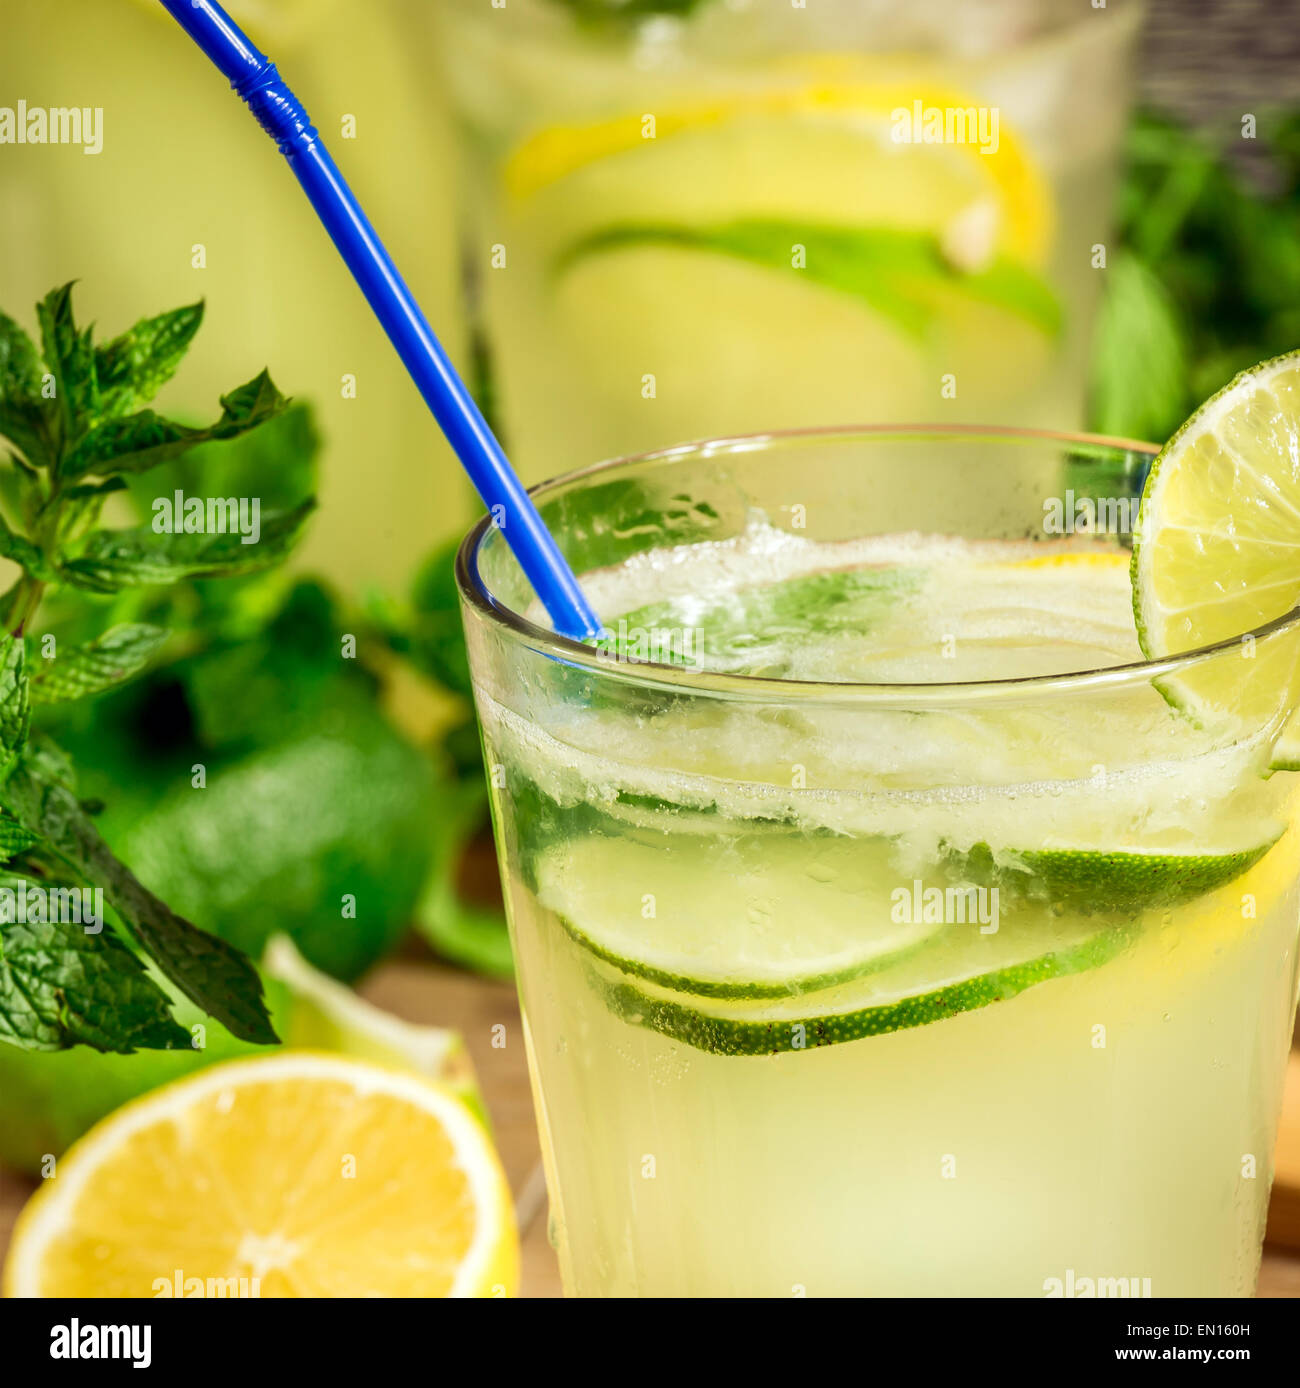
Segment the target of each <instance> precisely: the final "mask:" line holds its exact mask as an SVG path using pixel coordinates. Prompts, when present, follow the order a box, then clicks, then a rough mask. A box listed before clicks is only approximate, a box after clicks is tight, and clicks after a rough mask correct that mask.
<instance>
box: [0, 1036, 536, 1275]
mask: <svg viewBox="0 0 1300 1388" xmlns="http://www.w3.org/2000/svg"><path fill="white" fill-rule="evenodd" d="M160 1278H161V1279H162V1280H163V1281H164V1282H165V1283H166V1284H167V1285H168V1286H169V1287H171V1288H172V1289H173V1290H172V1294H173V1295H174V1294H175V1290H174V1288H175V1284H176V1281H177V1280H178V1279H179V1281H180V1283H181V1285H182V1287H184V1286H185V1284H186V1283H191V1284H193V1282H194V1280H197V1285H198V1287H202V1288H203V1289H204V1294H205V1295H208V1294H214V1295H215V1294H221V1295H227V1296H236V1295H241V1294H244V1295H259V1296H262V1297H272V1296H278V1297H292V1296H314V1297H319V1296H325V1297H342V1296H389V1297H406V1296H409V1297H443V1296H453V1297H461V1296H493V1295H498V1296H502V1295H509V1294H511V1293H513V1292H514V1291H515V1290H516V1289H517V1286H518V1278H519V1244H518V1237H517V1234H516V1232H515V1223H514V1215H513V1212H512V1210H511V1204H510V1194H509V1190H508V1188H507V1186H506V1181H505V1177H504V1175H503V1173H502V1170H501V1165H500V1162H499V1161H498V1159H497V1156H496V1153H495V1152H494V1151H493V1149H492V1145H491V1141H490V1139H489V1138H488V1135H487V1133H486V1131H485V1130H484V1128H483V1125H482V1124H481V1123H480V1122H479V1121H478V1119H477V1117H476V1116H475V1115H474V1114H473V1112H471V1110H470V1109H469V1108H468V1107H467V1106H466V1105H465V1104H464V1102H463V1101H462V1100H461V1099H460V1098H459V1097H458V1096H457V1095H456V1094H455V1093H453V1092H452V1091H451V1090H449V1089H448V1088H446V1087H445V1086H442V1085H439V1084H437V1083H435V1082H433V1081H431V1080H428V1079H425V1078H424V1077H422V1076H419V1075H414V1074H411V1073H409V1072H406V1071H398V1070H392V1069H388V1068H385V1067H382V1066H378V1065H373V1064H370V1063H369V1062H365V1061H359V1060H353V1059H349V1058H344V1057H342V1056H335V1055H321V1054H317V1053H313V1052H287V1053H284V1054H282V1055H272V1056H265V1057H259V1058H251V1059H246V1060H236V1061H231V1062H230V1063H228V1064H226V1065H218V1066H213V1067H212V1068H211V1069H209V1070H205V1071H204V1072H203V1073H201V1074H198V1075H193V1076H191V1077H189V1078H188V1079H184V1080H180V1081H177V1082H176V1083H175V1084H170V1085H166V1086H165V1087H164V1088H162V1089H159V1090H156V1091H155V1092H154V1093H152V1094H149V1095H147V1096H145V1097H144V1098H143V1099H138V1100H136V1101H135V1102H134V1103H132V1104H128V1105H127V1106H126V1107H125V1108H122V1109H119V1110H117V1111H116V1112H115V1113H113V1114H111V1115H110V1116H109V1117H108V1118H106V1119H105V1120H104V1121H103V1122H102V1123H100V1124H99V1125H98V1126H97V1127H95V1128H93V1129H92V1130H91V1131H90V1132H89V1133H88V1134H87V1135H86V1136H85V1137H84V1138H83V1139H82V1140H81V1141H80V1142H79V1143H77V1144H76V1145H75V1146H74V1147H73V1148H72V1150H71V1151H70V1152H68V1154H67V1155H66V1156H65V1157H64V1158H63V1159H62V1161H60V1163H59V1166H58V1171H57V1175H56V1176H54V1177H53V1178H51V1179H49V1180H47V1181H46V1182H45V1183H44V1185H43V1186H42V1187H41V1189H40V1190H39V1191H38V1192H37V1193H36V1195H35V1196H33V1198H32V1200H31V1201H30V1202H29V1204H28V1205H27V1207H26V1209H25V1210H24V1211H23V1213H22V1214H21V1215H20V1216H19V1219H18V1224H17V1226H16V1227H15V1230H14V1237H13V1243H12V1245H11V1247H10V1252H9V1258H8V1262H7V1263H6V1266H5V1275H4V1290H5V1292H6V1294H7V1295H10V1296H95V1297H99V1296H108V1297H150V1296H156V1295H158V1294H159V1293H160V1291H162V1289H161V1288H160V1286H159V1285H158V1283H159V1279H160ZM209 1279H211V1282H212V1284H214V1285H220V1286H222V1287H224V1288H225V1290H224V1292H220V1293H218V1292H212V1293H209V1292H208V1291H207V1290H206V1289H207V1287H208V1285H209ZM232 1279H233V1281H232ZM253 1279H256V1284H257V1290H256V1292H253V1291H252V1286H253ZM162 1294H164V1295H165V1294H166V1292H163V1293H162Z"/></svg>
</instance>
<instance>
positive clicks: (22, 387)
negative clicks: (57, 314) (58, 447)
mask: <svg viewBox="0 0 1300 1388" xmlns="http://www.w3.org/2000/svg"><path fill="white" fill-rule="evenodd" d="M41 371H42V367H41V358H40V353H39V352H38V351H37V350H36V344H35V343H34V342H33V341H32V340H31V338H30V337H28V336H27V334H26V333H25V332H24V331H23V330H22V328H20V327H19V326H18V324H17V323H15V322H14V320H13V319H12V318H10V317H8V316H7V315H5V314H3V313H0V434H3V435H4V437H5V438H7V439H8V440H9V441H10V443H12V444H13V445H14V447H15V448H17V449H18V450H19V451H20V452H21V453H22V454H23V455H24V456H25V457H26V458H27V459H28V461H29V462H32V463H36V464H41V465H48V464H49V461H50V458H51V456H52V454H51V449H50V440H49V435H48V432H47V429H46V420H45V408H44V402H43V401H42V400H41Z"/></svg>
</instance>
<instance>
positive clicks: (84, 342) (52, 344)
mask: <svg viewBox="0 0 1300 1388" xmlns="http://www.w3.org/2000/svg"><path fill="white" fill-rule="evenodd" d="M36 317H37V320H38V321H39V323H40V325H41V346H42V348H43V350H44V353H45V364H46V366H47V367H48V368H49V370H50V372H51V373H52V374H53V376H54V385H55V390H56V392H57V394H56V397H55V398H56V402H57V403H56V408H55V415H56V418H57V419H58V421H59V424H60V429H59V434H60V438H59V443H60V446H63V447H66V446H67V445H68V444H70V443H72V442H73V441H75V440H76V439H78V438H80V436H81V434H82V433H83V432H84V431H85V429H86V428H87V427H88V426H89V424H90V422H91V420H92V419H93V418H94V416H95V414H96V412H97V411H98V409H99V386H98V383H97V381H96V378H95V349H94V347H93V345H92V342H91V334H90V330H89V329H87V330H86V331H85V332H80V331H79V330H78V328H77V324H76V320H75V319H74V317H73V314H72V285H71V284H65V285H64V286H63V288H62V289H55V290H51V292H50V293H49V294H47V295H46V296H45V298H44V299H42V300H41V302H40V303H39V304H37V306H36ZM33 461H34V460H33Z"/></svg>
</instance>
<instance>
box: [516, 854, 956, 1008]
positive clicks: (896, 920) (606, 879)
mask: <svg viewBox="0 0 1300 1388" xmlns="http://www.w3.org/2000/svg"><path fill="white" fill-rule="evenodd" d="M891 851H892V850H891V847H890V844H889V842H888V840H886V839H873V840H861V839H844V838H838V839H837V838H826V839H824V840H820V841H819V840H816V839H812V838H807V837H803V836H799V835H794V834H790V833H786V832H782V833H770V834H765V833H762V832H761V831H760V832H756V833H750V834H745V835H735V836H726V835H720V836H716V837H713V836H710V837H703V836H701V837H695V836H692V835H686V834H675V835H673V836H671V838H664V837H663V836H662V835H653V836H652V835H650V834H646V835H645V837H643V838H642V837H638V836H636V831H631V832H629V833H623V834H620V835H618V836H617V837H604V836H600V835H588V836H584V837H582V838H579V839H574V840H570V841H567V842H560V843H558V844H556V845H555V846H554V847H553V848H552V849H551V850H550V851H549V852H546V853H544V854H542V856H541V857H540V858H539V859H538V861H537V862H536V864H535V867H534V871H535V874H536V880H537V895H538V898H539V899H540V901H541V903H542V904H543V905H544V906H546V907H547V908H549V909H550V910H552V911H554V912H555V913H556V915H557V916H558V917H559V919H560V921H561V923H562V924H563V925H564V928H565V929H566V930H567V931H568V932H569V934H570V935H572V936H573V938H574V939H576V940H577V941H578V942H579V943H580V944H582V945H583V946H585V947H586V948H587V949H588V950H589V951H590V952H591V953H592V954H593V955H595V956H597V957H598V958H600V959H603V960H606V961H607V962H609V963H611V964H614V965H615V966H616V967H617V968H619V969H620V970H622V971H623V972H624V973H628V974H633V975H636V976H637V977H639V978H642V979H647V980H650V981H652V982H654V983H658V984H661V985H663V986H664V987H666V988H670V989H673V990H675V991H677V992H682V993H691V994H694V995H696V996H698V997H712V998H765V997H784V996H786V995H788V994H790V993H801V992H808V991H810V990H812V989H815V988H824V987H827V986H829V985H831V984H833V983H838V982H840V981H841V980H843V979H847V978H856V977H858V976H860V975H862V974H864V973H869V972H871V971H872V970H875V969H880V968H883V967H885V966H886V965H889V964H892V963H894V962H896V961H897V960H898V959H899V958H900V957H903V956H905V955H908V954H910V953H911V952H912V951H914V950H916V949H917V948H919V947H920V946H921V945H923V944H925V943H926V941H927V940H929V939H931V938H932V937H933V936H934V935H935V934H937V933H938V931H939V930H941V929H942V928H943V927H942V924H941V923H935V922H926V921H922V920H913V919H912V917H913V916H914V915H916V914H917V913H915V912H912V911H910V910H909V911H906V912H903V911H895V910H894V909H893V906H894V902H893V899H892V890H891V889H892V888H894V887H896V886H898V885H899V884H900V882H901V878H902V874H901V873H900V872H899V871H898V870H897V868H896V867H894V866H893V864H892V861H891ZM907 904H910V902H909V903H907Z"/></svg>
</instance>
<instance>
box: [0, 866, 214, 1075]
mask: <svg viewBox="0 0 1300 1388" xmlns="http://www.w3.org/2000/svg"><path fill="white" fill-rule="evenodd" d="M0 887H4V888H7V889H8V890H10V891H13V892H15V893H17V892H26V891H27V890H28V888H29V887H35V888H38V889H47V888H46V884H45V883H41V882H34V881H31V880H30V879H28V878H26V877H19V876H15V875H14V874H12V873H5V874H3V875H0ZM33 914H35V913H33ZM0 1041H7V1042H9V1043H10V1044H11V1045H17V1046H21V1047H23V1048H24V1049H27V1050H38V1051H53V1050H59V1049H61V1048H63V1047H65V1046H73V1045H77V1044H78V1043H81V1044H84V1045H88V1046H93V1047H95V1049H96V1050H100V1051H119V1052H130V1051H134V1050H135V1049H136V1048H137V1047H139V1046H146V1047H150V1048H154V1049H172V1048H175V1047H184V1046H188V1045H189V1044H190V1034H189V1032H187V1031H186V1030H185V1028H184V1027H182V1026H180V1025H178V1024H177V1023H176V1022H175V1021H174V1020H173V1018H172V1015H171V1008H170V1005H169V1003H168V1000H167V997H166V994H164V993H163V991H162V989H160V988H159V987H158V985H157V984H156V983H155V982H154V981H153V980H152V979H151V978H150V977H149V975H148V974H147V973H146V972H145V970H144V967H143V965H141V963H140V961H139V960H138V959H137V958H136V957H135V955H134V954H132V953H131V951H130V950H129V949H127V948H126V946H125V945H124V944H123V943H122V942H121V940H119V939H118V938H117V937H116V936H115V935H114V934H113V933H112V931H111V930H108V929H105V930H104V931H102V932H101V933H100V934H98V935H88V934H87V933H86V931H85V929H84V928H83V927H82V926H80V925H77V924H75V923H70V924H56V923H52V922H43V923H24V924H21V925H20V924H18V923H17V922H16V921H15V922H9V923H0Z"/></svg>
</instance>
